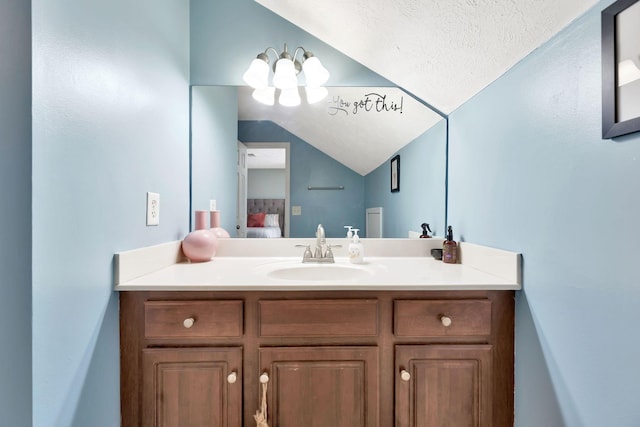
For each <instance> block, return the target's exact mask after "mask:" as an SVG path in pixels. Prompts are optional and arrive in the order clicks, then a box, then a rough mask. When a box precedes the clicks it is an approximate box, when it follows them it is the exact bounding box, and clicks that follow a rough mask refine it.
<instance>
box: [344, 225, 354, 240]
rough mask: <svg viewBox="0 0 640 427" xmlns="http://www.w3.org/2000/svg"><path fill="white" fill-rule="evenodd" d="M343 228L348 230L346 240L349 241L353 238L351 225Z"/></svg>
mask: <svg viewBox="0 0 640 427" xmlns="http://www.w3.org/2000/svg"><path fill="white" fill-rule="evenodd" d="M343 228H348V230H347V239H349V240H351V238H352V237H353V226H352V225H345V226H344V227H343Z"/></svg>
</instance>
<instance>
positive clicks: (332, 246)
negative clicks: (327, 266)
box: [324, 245, 342, 259]
mask: <svg viewBox="0 0 640 427" xmlns="http://www.w3.org/2000/svg"><path fill="white" fill-rule="evenodd" d="M341 247H342V245H327V251H326V252H325V254H324V257H325V258H329V259H333V251H332V250H331V248H341Z"/></svg>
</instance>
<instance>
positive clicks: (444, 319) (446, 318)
mask: <svg viewBox="0 0 640 427" xmlns="http://www.w3.org/2000/svg"><path fill="white" fill-rule="evenodd" d="M440 322H442V326H444V327H445V328H448V327H449V326H451V318H450V317H449V316H444V315H442V316H440Z"/></svg>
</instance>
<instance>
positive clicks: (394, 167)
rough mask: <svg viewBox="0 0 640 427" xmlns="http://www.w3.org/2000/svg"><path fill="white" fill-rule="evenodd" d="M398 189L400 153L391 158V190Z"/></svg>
mask: <svg viewBox="0 0 640 427" xmlns="http://www.w3.org/2000/svg"><path fill="white" fill-rule="evenodd" d="M398 191H400V154H398V155H396V156H395V157H394V158H393V159H391V192H392V193H396V192H398Z"/></svg>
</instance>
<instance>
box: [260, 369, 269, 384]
mask: <svg viewBox="0 0 640 427" xmlns="http://www.w3.org/2000/svg"><path fill="white" fill-rule="evenodd" d="M268 382H269V374H267V373H266V372H263V373H262V375H260V383H261V384H266V383H268Z"/></svg>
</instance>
